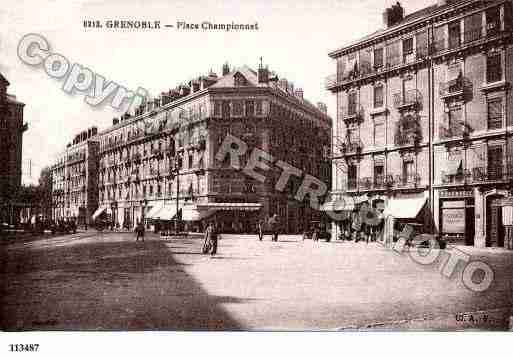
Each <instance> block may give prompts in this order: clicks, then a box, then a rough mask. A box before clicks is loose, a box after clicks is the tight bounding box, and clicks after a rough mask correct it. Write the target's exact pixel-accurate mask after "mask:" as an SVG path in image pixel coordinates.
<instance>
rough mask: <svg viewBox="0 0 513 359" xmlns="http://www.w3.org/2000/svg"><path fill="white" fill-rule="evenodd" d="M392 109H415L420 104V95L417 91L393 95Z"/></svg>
mask: <svg viewBox="0 0 513 359" xmlns="http://www.w3.org/2000/svg"><path fill="white" fill-rule="evenodd" d="M393 96H394V107H395V108H396V109H398V110H399V111H401V110H410V109H416V108H418V107H419V106H420V105H421V104H422V94H421V93H420V91H419V90H417V89H412V90H408V91H405V92H404V93H403V92H398V93H395V94H394V95H393Z"/></svg>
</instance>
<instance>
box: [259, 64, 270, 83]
mask: <svg viewBox="0 0 513 359" xmlns="http://www.w3.org/2000/svg"><path fill="white" fill-rule="evenodd" d="M268 82H269V69H268V68H267V67H263V66H262V65H260V66H259V67H258V83H259V84H266V83H268Z"/></svg>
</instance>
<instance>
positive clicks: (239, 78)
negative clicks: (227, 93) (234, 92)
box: [233, 72, 247, 86]
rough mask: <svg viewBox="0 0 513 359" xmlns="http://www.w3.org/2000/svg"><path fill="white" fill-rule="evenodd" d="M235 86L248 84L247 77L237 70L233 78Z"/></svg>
mask: <svg viewBox="0 0 513 359" xmlns="http://www.w3.org/2000/svg"><path fill="white" fill-rule="evenodd" d="M233 81H234V84H235V86H246V85H247V81H246V78H245V77H244V76H243V75H242V74H241V73H239V72H237V73H236V74H235V76H234V78H233Z"/></svg>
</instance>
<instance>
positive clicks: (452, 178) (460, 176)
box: [442, 170, 472, 185]
mask: <svg viewBox="0 0 513 359" xmlns="http://www.w3.org/2000/svg"><path fill="white" fill-rule="evenodd" d="M471 177H472V174H471V172H470V171H469V170H464V171H461V172H458V173H448V172H445V171H442V184H444V185H461V184H465V183H467V182H469V180H470V178H471Z"/></svg>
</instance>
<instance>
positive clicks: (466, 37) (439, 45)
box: [430, 22, 502, 55]
mask: <svg viewBox="0 0 513 359" xmlns="http://www.w3.org/2000/svg"><path fill="white" fill-rule="evenodd" d="M499 35H502V32H501V30H500V23H498V22H493V23H489V24H487V25H486V26H478V27H474V28H471V29H468V30H467V31H464V32H463V33H457V34H454V35H451V36H449V37H445V36H444V37H442V38H439V39H437V40H435V41H433V42H432V43H431V46H430V49H431V53H432V54H433V55H437V54H439V53H442V52H445V51H449V50H456V49H459V48H461V47H464V46H467V45H469V44H472V43H473V42H476V41H480V40H482V39H486V38H491V37H495V36H499Z"/></svg>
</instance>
